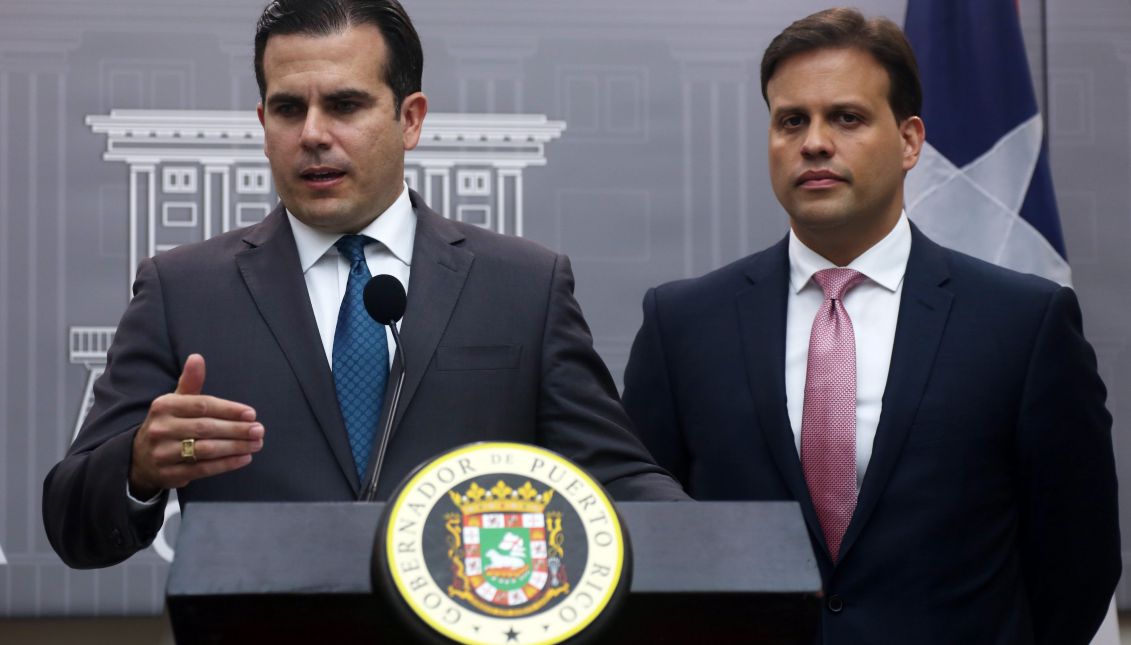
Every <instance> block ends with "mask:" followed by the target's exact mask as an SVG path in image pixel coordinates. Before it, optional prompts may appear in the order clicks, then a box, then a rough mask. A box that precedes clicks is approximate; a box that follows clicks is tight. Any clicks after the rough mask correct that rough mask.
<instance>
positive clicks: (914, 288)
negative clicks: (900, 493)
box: [841, 225, 953, 560]
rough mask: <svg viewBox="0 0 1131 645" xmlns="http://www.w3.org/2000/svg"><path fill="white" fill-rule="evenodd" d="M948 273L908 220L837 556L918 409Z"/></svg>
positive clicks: (940, 253) (944, 305) (947, 297)
mask: <svg viewBox="0 0 1131 645" xmlns="http://www.w3.org/2000/svg"><path fill="white" fill-rule="evenodd" d="M948 277H949V273H948V268H947V264H946V258H945V251H944V249H943V248H942V247H940V246H938V245H937V244H935V243H934V242H931V241H930V240H928V239H927V238H926V236H924V235H923V234H922V233H920V232H919V229H917V228H916V227H915V225H912V226H911V255H910V257H908V260H907V272H906V274H905V275H904V278H903V295H902V297H901V299H900V303H899V318H898V321H897V323H896V331H895V340H894V343H893V345H892V353H891V367H890V368H889V370H888V379H887V384H886V385H885V387H884V398H883V411H882V412H881V413H880V423H879V425H878V426H877V428H876V439H875V443H874V444H873V446H872V458H871V460H870V461H869V463H868V471H867V472H866V473H865V475H864V481H863V484H862V485H861V488H860V496H859V497H858V498H857V502H856V512H855V513H854V514H853V516H852V521H851V522H850V523H849V525H848V530H847V531H846V532H845V535H844V541H843V543H842V545H841V551H842V560H843V558H844V557H845V556H847V554H848V552H849V549H851V548H852V545H853V543H855V541H856V538H857V537H858V536H859V535H860V532H861V531H862V530H863V527H864V524H865V523H867V521H868V518H869V517H870V516H871V514H872V511H873V510H875V508H876V504H877V502H878V501H879V499H880V496H881V495H882V494H883V490H884V487H885V486H886V485H887V482H888V480H889V479H890V477H891V473H892V471H893V470H894V468H895V465H896V462H897V461H898V458H899V453H900V452H901V451H902V450H903V444H904V442H905V440H906V439H907V433H908V430H909V429H910V427H911V423H912V421H913V420H914V419H915V413H916V411H917V410H918V409H919V402H920V400H921V399H922V398H923V391H924V389H925V388H926V385H927V379H928V378H929V377H930V374H931V370H932V368H933V366H934V362H935V355H936V353H937V351H938V347H939V342H940V341H941V340H942V335H943V331H944V330H945V328H946V321H947V317H948V316H949V314H950V307H951V301H952V300H953V294H952V293H951V292H950V291H948V290H947V289H945V288H943V286H942V285H943V284H945V282H946V281H947V279H948Z"/></svg>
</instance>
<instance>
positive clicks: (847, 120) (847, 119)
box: [840, 113, 860, 125]
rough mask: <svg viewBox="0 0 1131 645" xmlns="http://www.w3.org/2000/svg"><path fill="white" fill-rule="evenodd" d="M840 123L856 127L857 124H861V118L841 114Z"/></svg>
mask: <svg viewBox="0 0 1131 645" xmlns="http://www.w3.org/2000/svg"><path fill="white" fill-rule="evenodd" d="M840 122H841V123H844V124H847V125H856V124H857V123H860V117H858V116H856V115H855V114H847V113H846V114H841V115H840Z"/></svg>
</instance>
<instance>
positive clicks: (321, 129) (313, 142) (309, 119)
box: [302, 108, 330, 149]
mask: <svg viewBox="0 0 1131 645" xmlns="http://www.w3.org/2000/svg"><path fill="white" fill-rule="evenodd" d="M302 145H303V147H305V148H315V149H318V148H328V147H330V129H329V123H328V122H327V119H326V115H325V114H323V113H322V111H321V110H319V109H317V108H311V109H310V110H308V111H307V113H306V121H304V122H303V124H302Z"/></svg>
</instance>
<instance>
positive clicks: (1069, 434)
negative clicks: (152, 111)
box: [1017, 288, 1122, 645]
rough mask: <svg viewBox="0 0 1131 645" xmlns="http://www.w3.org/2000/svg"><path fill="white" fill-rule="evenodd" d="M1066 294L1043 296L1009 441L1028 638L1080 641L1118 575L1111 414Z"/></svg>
mask: <svg viewBox="0 0 1131 645" xmlns="http://www.w3.org/2000/svg"><path fill="white" fill-rule="evenodd" d="M1105 397H1106V390H1105V388H1104V384H1103V382H1102V381H1101V380H1100V377H1099V374H1098V373H1097V370H1096V356H1095V352H1093V351H1092V348H1091V346H1090V345H1089V344H1088V342H1087V341H1086V340H1085V339H1084V335H1083V331H1082V325H1081V316H1080V307H1079V304H1078V303H1077V300H1076V296H1075V293H1074V292H1073V291H1072V290H1071V289H1065V288H1062V289H1060V290H1058V291H1057V292H1055V293H1054V294H1053V296H1052V298H1051V300H1050V303H1049V306H1048V309H1047V311H1046V315H1045V319H1044V321H1043V323H1042V325H1041V329H1040V331H1039V333H1038V336H1037V341H1036V344H1035V348H1034V352H1033V354H1032V358H1031V361H1030V365H1029V369H1028V373H1027V376H1026V382H1025V389H1024V393H1023V396H1022V404H1021V409H1020V413H1019V414H1020V416H1019V428H1018V435H1017V437H1018V441H1019V455H1020V473H1021V485H1022V506H1021V536H1020V538H1021V553H1022V566H1023V568H1024V575H1025V582H1026V587H1027V591H1028V595H1029V600H1030V605H1031V609H1032V615H1033V621H1034V633H1035V634H1036V636H1037V642H1038V643H1044V644H1048V645H1054V644H1055V645H1070V644H1075V643H1078V644H1080V645H1086V644H1087V643H1088V642H1089V641H1090V640H1091V638H1092V636H1093V634H1094V633H1095V631H1096V629H1097V628H1098V627H1099V625H1100V623H1101V622H1102V620H1103V617H1104V614H1105V612H1106V610H1107V607H1108V603H1109V601H1110V600H1111V596H1112V593H1113V591H1114V590H1115V584H1116V582H1117V581H1118V580H1119V576H1120V571H1121V568H1122V567H1121V563H1120V542H1119V515H1118V505H1117V503H1116V475H1115V459H1114V455H1113V453H1112V444H1111V424H1112V419H1111V415H1110V414H1109V413H1108V411H1107V409H1106V408H1105V407H1104V399H1105Z"/></svg>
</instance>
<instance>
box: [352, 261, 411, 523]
mask: <svg viewBox="0 0 1131 645" xmlns="http://www.w3.org/2000/svg"><path fill="white" fill-rule="evenodd" d="M363 299H364V301H365V310H366V311H367V312H369V315H370V317H372V318H373V320H376V321H377V322H378V323H380V324H382V325H384V326H387V327H388V328H389V329H391V330H392V332H393V342H395V343H396V345H397V349H398V350H400V353H401V371H400V374H399V375H398V376H397V387H396V389H395V390H393V399H392V401H390V403H389V410H388V414H386V415H385V427H384V428H382V430H381V441H380V442H379V443H378V444H377V459H376V461H375V462H374V464H373V471H372V474H371V475H370V476H369V482H368V483H367V484H366V485H365V487H364V488H363V489H362V494H361V499H363V500H365V501H373V499H374V498H375V497H376V496H377V482H378V480H380V479H381V465H382V464H383V462H384V461H385V450H386V449H387V448H388V447H389V437H390V436H391V435H392V433H393V419H394V418H395V417H396V416H397V403H398V402H399V401H400V399H401V388H402V387H403V386H404V374H405V365H406V364H407V363H405V354H404V346H403V345H402V344H401V337H400V334H399V333H398V332H397V325H396V323H397V321H399V320H400V319H401V317H402V316H404V310H405V306H406V305H407V304H408V296H407V295H406V294H405V291H404V287H403V286H402V285H401V282H400V280H397V279H396V278H394V277H393V276H391V275H387V274H382V275H378V276H373V277H372V278H370V279H369V282H368V283H366V285H365V293H364V295H363ZM384 367H385V366H384V365H382V366H381V368H382V369H383V368H384Z"/></svg>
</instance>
